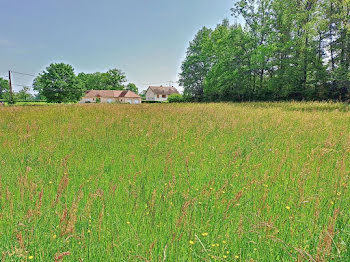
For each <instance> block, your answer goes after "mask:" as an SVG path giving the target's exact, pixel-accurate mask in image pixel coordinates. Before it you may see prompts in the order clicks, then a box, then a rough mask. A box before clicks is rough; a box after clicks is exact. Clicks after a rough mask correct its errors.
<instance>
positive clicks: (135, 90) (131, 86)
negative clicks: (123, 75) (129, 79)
mask: <svg viewBox="0 0 350 262" xmlns="http://www.w3.org/2000/svg"><path fill="white" fill-rule="evenodd" d="M125 90H129V91H132V92H134V93H135V94H138V93H139V89H138V88H137V86H136V85H135V84H134V83H129V84H128V85H127V86H126V87H125Z"/></svg>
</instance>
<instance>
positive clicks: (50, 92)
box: [33, 63, 83, 103]
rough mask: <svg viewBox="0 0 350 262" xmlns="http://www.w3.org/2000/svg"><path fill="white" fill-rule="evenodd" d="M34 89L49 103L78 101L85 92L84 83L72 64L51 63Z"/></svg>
mask: <svg viewBox="0 0 350 262" xmlns="http://www.w3.org/2000/svg"><path fill="white" fill-rule="evenodd" d="M33 86H34V90H36V91H38V92H39V94H40V95H42V96H44V97H45V98H46V99H47V102H49V103H66V102H76V101H78V100H79V99H80V98H81V96H82V94H83V85H82V83H81V81H80V80H79V79H78V78H77V77H76V75H75V74H74V69H73V67H72V66H71V65H68V64H64V63H58V64H51V65H50V66H49V67H47V68H46V70H45V71H43V72H42V73H41V74H39V75H38V76H37V77H36V78H35V80H34V83H33Z"/></svg>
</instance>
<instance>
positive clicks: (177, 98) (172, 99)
mask: <svg viewBox="0 0 350 262" xmlns="http://www.w3.org/2000/svg"><path fill="white" fill-rule="evenodd" d="M168 102H169V103H183V102H185V100H184V98H183V96H182V95H180V94H171V95H169V97H168Z"/></svg>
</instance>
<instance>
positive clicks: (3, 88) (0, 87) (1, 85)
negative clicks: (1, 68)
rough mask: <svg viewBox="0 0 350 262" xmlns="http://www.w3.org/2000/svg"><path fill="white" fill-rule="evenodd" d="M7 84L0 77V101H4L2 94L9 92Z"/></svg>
mask: <svg viewBox="0 0 350 262" xmlns="http://www.w3.org/2000/svg"><path fill="white" fill-rule="evenodd" d="M9 89H10V87H9V82H8V81H7V80H6V79H3V78H1V77H0V99H4V94H5V93H7V92H9Z"/></svg>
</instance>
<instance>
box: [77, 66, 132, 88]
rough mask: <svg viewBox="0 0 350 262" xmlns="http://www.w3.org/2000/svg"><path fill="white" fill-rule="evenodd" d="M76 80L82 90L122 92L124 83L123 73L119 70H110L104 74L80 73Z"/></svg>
mask: <svg viewBox="0 0 350 262" xmlns="http://www.w3.org/2000/svg"><path fill="white" fill-rule="evenodd" d="M78 79H79V80H81V82H82V83H83V88H84V90H122V89H124V83H125V82H126V76H125V73H124V72H122V71H121V70H119V69H116V68H114V69H110V70H108V71H107V72H105V73H100V72H96V73H91V74H86V73H80V74H79V75H78Z"/></svg>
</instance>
